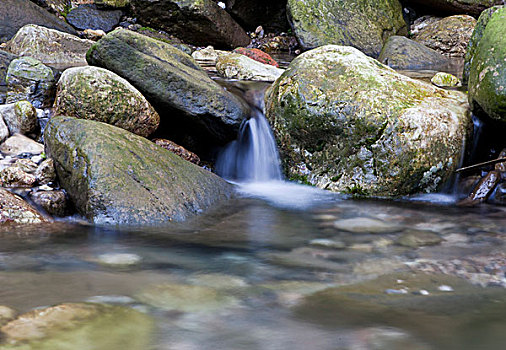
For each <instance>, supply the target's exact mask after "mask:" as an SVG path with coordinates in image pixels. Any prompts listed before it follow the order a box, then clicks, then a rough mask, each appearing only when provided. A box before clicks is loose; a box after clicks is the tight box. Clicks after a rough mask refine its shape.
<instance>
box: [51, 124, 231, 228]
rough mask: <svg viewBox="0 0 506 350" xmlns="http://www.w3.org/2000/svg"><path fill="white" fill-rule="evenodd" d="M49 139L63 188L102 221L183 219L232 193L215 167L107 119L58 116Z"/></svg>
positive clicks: (81, 209) (87, 213)
mask: <svg viewBox="0 0 506 350" xmlns="http://www.w3.org/2000/svg"><path fill="white" fill-rule="evenodd" d="M44 141H45V145H46V152H47V154H48V156H49V157H51V158H53V160H54V161H55V167H56V171H57V173H58V178H59V180H60V183H61V185H62V187H63V188H64V189H65V190H66V191H67V193H68V194H69V196H70V198H71V199H72V202H73V203H74V204H75V205H76V207H77V209H78V211H79V212H80V213H81V214H82V215H84V216H86V217H87V218H88V219H90V220H91V221H92V222H94V223H97V224H125V225H140V224H144V225H155V224H161V223H167V222H170V221H183V220H185V219H187V218H189V217H191V216H193V215H195V214H198V213H201V212H202V211H204V210H206V209H208V208H210V207H212V206H213V205H215V204H217V203H218V202H219V201H220V200H224V199H228V198H229V197H230V196H231V194H232V187H231V185H229V184H228V183H226V182H225V181H224V180H222V179H220V178H219V177H218V176H216V175H214V174H212V173H211V172H209V171H206V170H204V169H202V168H199V167H197V166H195V165H194V164H191V163H189V162H186V161H184V160H182V159H181V158H179V157H177V156H176V155H174V154H172V153H171V152H169V151H167V150H165V149H163V148H161V147H158V146H157V145H155V144H154V143H152V142H151V141H149V140H147V139H144V138H142V137H139V136H137V135H134V134H132V133H129V132H127V131H125V130H123V129H120V128H117V127H114V126H111V125H107V124H104V123H99V122H95V121H91V120H84V119H76V118H70V117H53V118H52V119H51V120H50V121H49V123H48V125H47V126H46V129H45V132H44Z"/></svg>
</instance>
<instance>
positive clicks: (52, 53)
mask: <svg viewBox="0 0 506 350" xmlns="http://www.w3.org/2000/svg"><path fill="white" fill-rule="evenodd" d="M91 45H93V41H91V40H85V39H80V38H79V37H77V36H75V35H71V34H68V33H64V32H60V31H58V30H54V29H49V28H45V27H41V26H38V25H35V24H28V25H26V26H24V27H23V28H21V29H20V30H19V31H18V32H17V33H16V35H15V36H14V37H13V38H12V39H11V40H10V41H9V43H8V44H7V47H6V48H7V50H8V51H9V52H12V53H14V54H16V55H19V56H30V57H33V58H35V59H37V60H39V61H41V62H42V63H44V64H45V65H48V66H51V67H54V68H57V69H66V68H69V67H76V66H85V65H87V63H86V52H87V51H88V49H89V48H90V47H91Z"/></svg>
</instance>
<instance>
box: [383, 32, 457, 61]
mask: <svg viewBox="0 0 506 350" xmlns="http://www.w3.org/2000/svg"><path fill="white" fill-rule="evenodd" d="M378 61H380V62H381V63H383V64H386V65H387V66H389V67H392V68H395V69H424V68H425V69H428V68H430V69H434V68H436V67H439V68H442V67H445V66H447V65H448V64H449V63H450V61H449V59H448V58H446V57H445V56H443V55H441V54H440V53H438V52H436V51H434V50H432V49H429V48H428V47H426V46H424V45H422V44H420V43H417V42H416V41H413V40H411V39H408V38H406V37H404V36H398V35H394V36H391V37H390V38H388V40H387V41H386V43H385V45H384V46H383V49H382V50H381V53H380V55H379V57H378Z"/></svg>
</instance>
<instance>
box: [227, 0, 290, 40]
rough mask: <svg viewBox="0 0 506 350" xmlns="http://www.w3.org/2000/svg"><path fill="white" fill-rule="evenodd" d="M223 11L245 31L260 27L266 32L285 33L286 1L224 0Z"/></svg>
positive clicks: (286, 28)
mask: <svg viewBox="0 0 506 350" xmlns="http://www.w3.org/2000/svg"><path fill="white" fill-rule="evenodd" d="M224 3H225V5H226V6H225V9H226V10H227V12H228V13H230V15H231V16H232V18H234V19H235V20H236V21H237V23H239V24H240V25H241V26H242V27H243V28H244V29H246V30H247V31H250V32H252V31H254V30H255V28H257V27H258V26H259V25H261V26H262V27H263V28H264V29H265V30H266V31H268V32H278V33H279V32H286V31H287V30H288V28H289V24H288V21H287V20H286V0H225V1H224Z"/></svg>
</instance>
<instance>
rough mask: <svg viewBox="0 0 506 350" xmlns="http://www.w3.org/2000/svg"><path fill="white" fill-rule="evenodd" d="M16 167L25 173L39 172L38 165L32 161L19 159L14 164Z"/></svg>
mask: <svg viewBox="0 0 506 350" xmlns="http://www.w3.org/2000/svg"><path fill="white" fill-rule="evenodd" d="M14 166H16V167H18V168H20V169H21V170H23V171H24V172H25V173H33V172H35V171H36V170H37V164H35V163H34V162H33V161H32V160H31V159H18V160H16V162H15V163H14Z"/></svg>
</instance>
